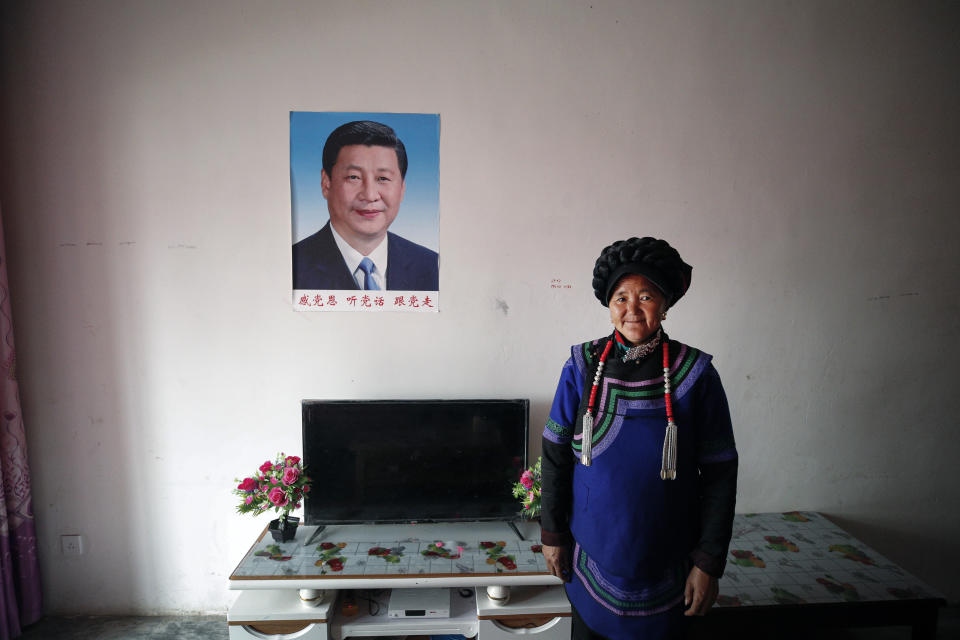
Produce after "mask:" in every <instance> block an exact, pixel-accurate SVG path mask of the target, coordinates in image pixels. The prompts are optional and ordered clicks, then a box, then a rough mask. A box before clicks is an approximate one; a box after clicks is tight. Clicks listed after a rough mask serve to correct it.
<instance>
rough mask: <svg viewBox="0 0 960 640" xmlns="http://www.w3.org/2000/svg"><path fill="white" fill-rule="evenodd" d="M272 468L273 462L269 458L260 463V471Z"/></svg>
mask: <svg viewBox="0 0 960 640" xmlns="http://www.w3.org/2000/svg"><path fill="white" fill-rule="evenodd" d="M271 469H273V463H272V462H270V461H269V460H267V461H266V462H264V463H263V464H262V465H260V471H263V472H264V473H266V472H267V471H270V470H271Z"/></svg>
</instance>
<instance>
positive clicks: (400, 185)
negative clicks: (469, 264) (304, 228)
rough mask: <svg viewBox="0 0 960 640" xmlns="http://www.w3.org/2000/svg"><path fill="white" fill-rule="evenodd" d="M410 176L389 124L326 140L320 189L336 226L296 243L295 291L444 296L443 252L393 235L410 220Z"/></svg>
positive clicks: (350, 125) (342, 130) (364, 123)
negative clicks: (441, 281)
mask: <svg viewBox="0 0 960 640" xmlns="http://www.w3.org/2000/svg"><path fill="white" fill-rule="evenodd" d="M407 169H408V155H407V149H406V147H405V146H404V143H403V141H402V140H401V139H400V138H399V137H398V135H397V133H396V131H395V130H394V129H393V128H392V127H390V126H389V125H387V124H384V123H382V122H377V121H374V120H353V121H349V122H346V123H344V124H341V125H339V126H337V127H336V128H335V129H334V130H333V131H332V132H331V133H330V134H329V136H327V138H326V141H325V142H324V144H323V152H322V167H321V169H320V172H319V173H320V175H319V186H320V191H321V193H322V197H323V199H324V200H325V201H326V209H327V213H328V214H329V219H328V220H327V221H326V223H325V224H323V225H322V226H321V227H320V228H319V229H318V230H316V231H315V232H313V233H311V234H310V235H307V236H306V237H304V238H302V239H301V240H299V241H296V242H295V243H294V244H293V288H294V289H313V290H316V289H320V290H331V289H337V290H368V291H384V290H393V291H398V290H399V291H437V290H438V289H439V286H438V280H439V277H438V265H439V256H438V254H437V252H436V251H434V250H433V249H430V248H428V247H426V246H423V245H421V244H419V243H417V242H415V241H413V240H410V239H408V238H405V237H403V236H401V235H399V234H398V233H394V232H393V231H390V228H391V226H393V225H394V223H395V222H396V221H397V219H398V217H399V218H402V217H403V216H404V212H403V210H402V205H403V202H404V197H405V195H406V193H407V184H406V180H407ZM314 228H315V227H314Z"/></svg>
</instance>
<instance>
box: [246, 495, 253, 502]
mask: <svg viewBox="0 0 960 640" xmlns="http://www.w3.org/2000/svg"><path fill="white" fill-rule="evenodd" d="M251 502H253V496H247V497H246V503H247V504H250V503H251Z"/></svg>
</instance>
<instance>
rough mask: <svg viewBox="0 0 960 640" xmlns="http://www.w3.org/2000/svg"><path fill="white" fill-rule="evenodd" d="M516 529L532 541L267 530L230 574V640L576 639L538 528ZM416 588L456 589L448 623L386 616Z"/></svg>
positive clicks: (444, 532) (414, 532)
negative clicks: (394, 598)
mask: <svg viewBox="0 0 960 640" xmlns="http://www.w3.org/2000/svg"><path fill="white" fill-rule="evenodd" d="M518 526H519V530H520V532H521V534H522V535H523V537H524V538H525V540H521V539H519V538H518V537H517V535H516V533H515V532H514V531H513V530H512V529H511V528H510V527H509V526H507V525H506V524H505V523H457V524H429V525H377V526H359V525H353V526H331V527H328V528H326V529H325V530H324V531H323V532H322V533H321V534H320V535H319V536H317V537H316V539H315V540H312V541H311V543H310V544H306V542H307V541H308V540H310V539H311V537H313V534H314V532H315V528H314V527H301V528H300V530H299V531H298V533H297V538H296V539H295V540H293V541H291V542H288V543H275V542H274V541H273V540H272V539H270V538H269V537H268V536H266V533H267V532H266V531H264V534H262V535H261V537H260V538H259V539H258V540H257V541H256V543H254V545H253V547H251V549H250V551H249V552H248V553H247V554H246V556H245V557H244V559H243V560H242V561H241V562H240V564H239V565H238V566H237V568H236V570H235V571H234V572H233V574H232V575H231V576H230V588H231V589H236V590H241V591H242V593H241V594H240V597H239V598H238V599H237V600H236V602H235V603H234V604H233V606H232V607H231V608H230V611H229V613H228V616H227V622H228V624H229V630H230V638H231V640H241V639H245V640H249V639H251V638H259V639H263V638H273V639H282V638H289V639H291V640H292V639H293V638H297V639H299V640H328V639H330V640H343V639H344V638H351V637H375V636H403V635H407V636H429V635H452V634H459V635H463V636H465V637H467V638H474V637H478V638H482V639H483V640H497V639H504V638H515V637H517V636H520V635H536V636H538V637H539V638H543V639H553V638H557V639H559V638H564V639H565V638H569V637H570V605H569V603H568V602H567V599H566V596H565V595H564V593H563V588H562V586H561V584H560V581H559V580H558V579H557V578H555V577H553V576H551V575H550V574H549V573H547V571H546V564H545V562H544V561H543V557H542V554H541V553H539V550H538V549H537V547H538V546H539V533H540V532H539V527H537V525H536V524H534V523H529V522H523V523H518ZM488 586H506V587H509V588H510V599H509V601H508V602H507V603H506V604H505V605H499V604H497V603H495V602H494V601H492V600H491V599H490V598H489V597H488V596H487V593H486V589H485V587H488ZM417 587H448V588H450V589H451V615H450V617H449V618H437V619H425V618H405V619H396V618H389V617H388V616H387V602H388V600H389V589H402V588H417ZM461 589H468V590H469V593H467V594H466V596H464V595H461ZM348 593H349V594H351V595H352V596H353V598H354V600H355V602H356V610H355V613H354V614H353V615H345V613H350V612H349V611H346V612H345V610H344V606H343V604H344V600H345V597H346V595H347V594H348ZM367 598H369V600H368V599H367ZM371 601H372V603H371Z"/></svg>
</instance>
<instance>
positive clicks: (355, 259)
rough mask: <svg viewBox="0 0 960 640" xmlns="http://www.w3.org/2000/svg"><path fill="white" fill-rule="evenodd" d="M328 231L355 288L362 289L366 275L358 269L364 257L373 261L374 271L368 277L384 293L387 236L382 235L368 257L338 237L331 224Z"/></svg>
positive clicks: (385, 287) (385, 286)
mask: <svg viewBox="0 0 960 640" xmlns="http://www.w3.org/2000/svg"><path fill="white" fill-rule="evenodd" d="M330 231H332V232H333V240H334V242H336V243H337V248H338V249H340V255H342V256H343V261H344V262H346V263H347V269H349V270H350V273H352V274H353V279H354V280H355V281H356V283H357V286H358V287H360V288H361V289H363V281H364V279H365V277H366V275H367V274H365V273H364V272H363V269H361V268H360V261H361V260H363V259H364V258H365V257H366V258H370V259H371V260H372V261H373V266H374V269H373V271H371V272H370V276H371V277H372V278H373V281H374V282H376V283H377V286H378V287H380V289H381V290H383V291H385V290H386V289H387V277H386V273H387V253H388V252H387V236H386V235H384V236H383V239H382V240H381V241H380V244H378V245H377V247H376V248H375V249H374V250H373V251H371V252H370V253H369V255H366V256H364V255H363V254H362V253H360V252H359V251H357V250H356V249H354V248H353V247H351V246H350V245H349V244H347V241H346V240H344V239H343V238H341V237H340V234H339V233H337V230H336V229H334V228H333V225H332V224H331V225H330Z"/></svg>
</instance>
